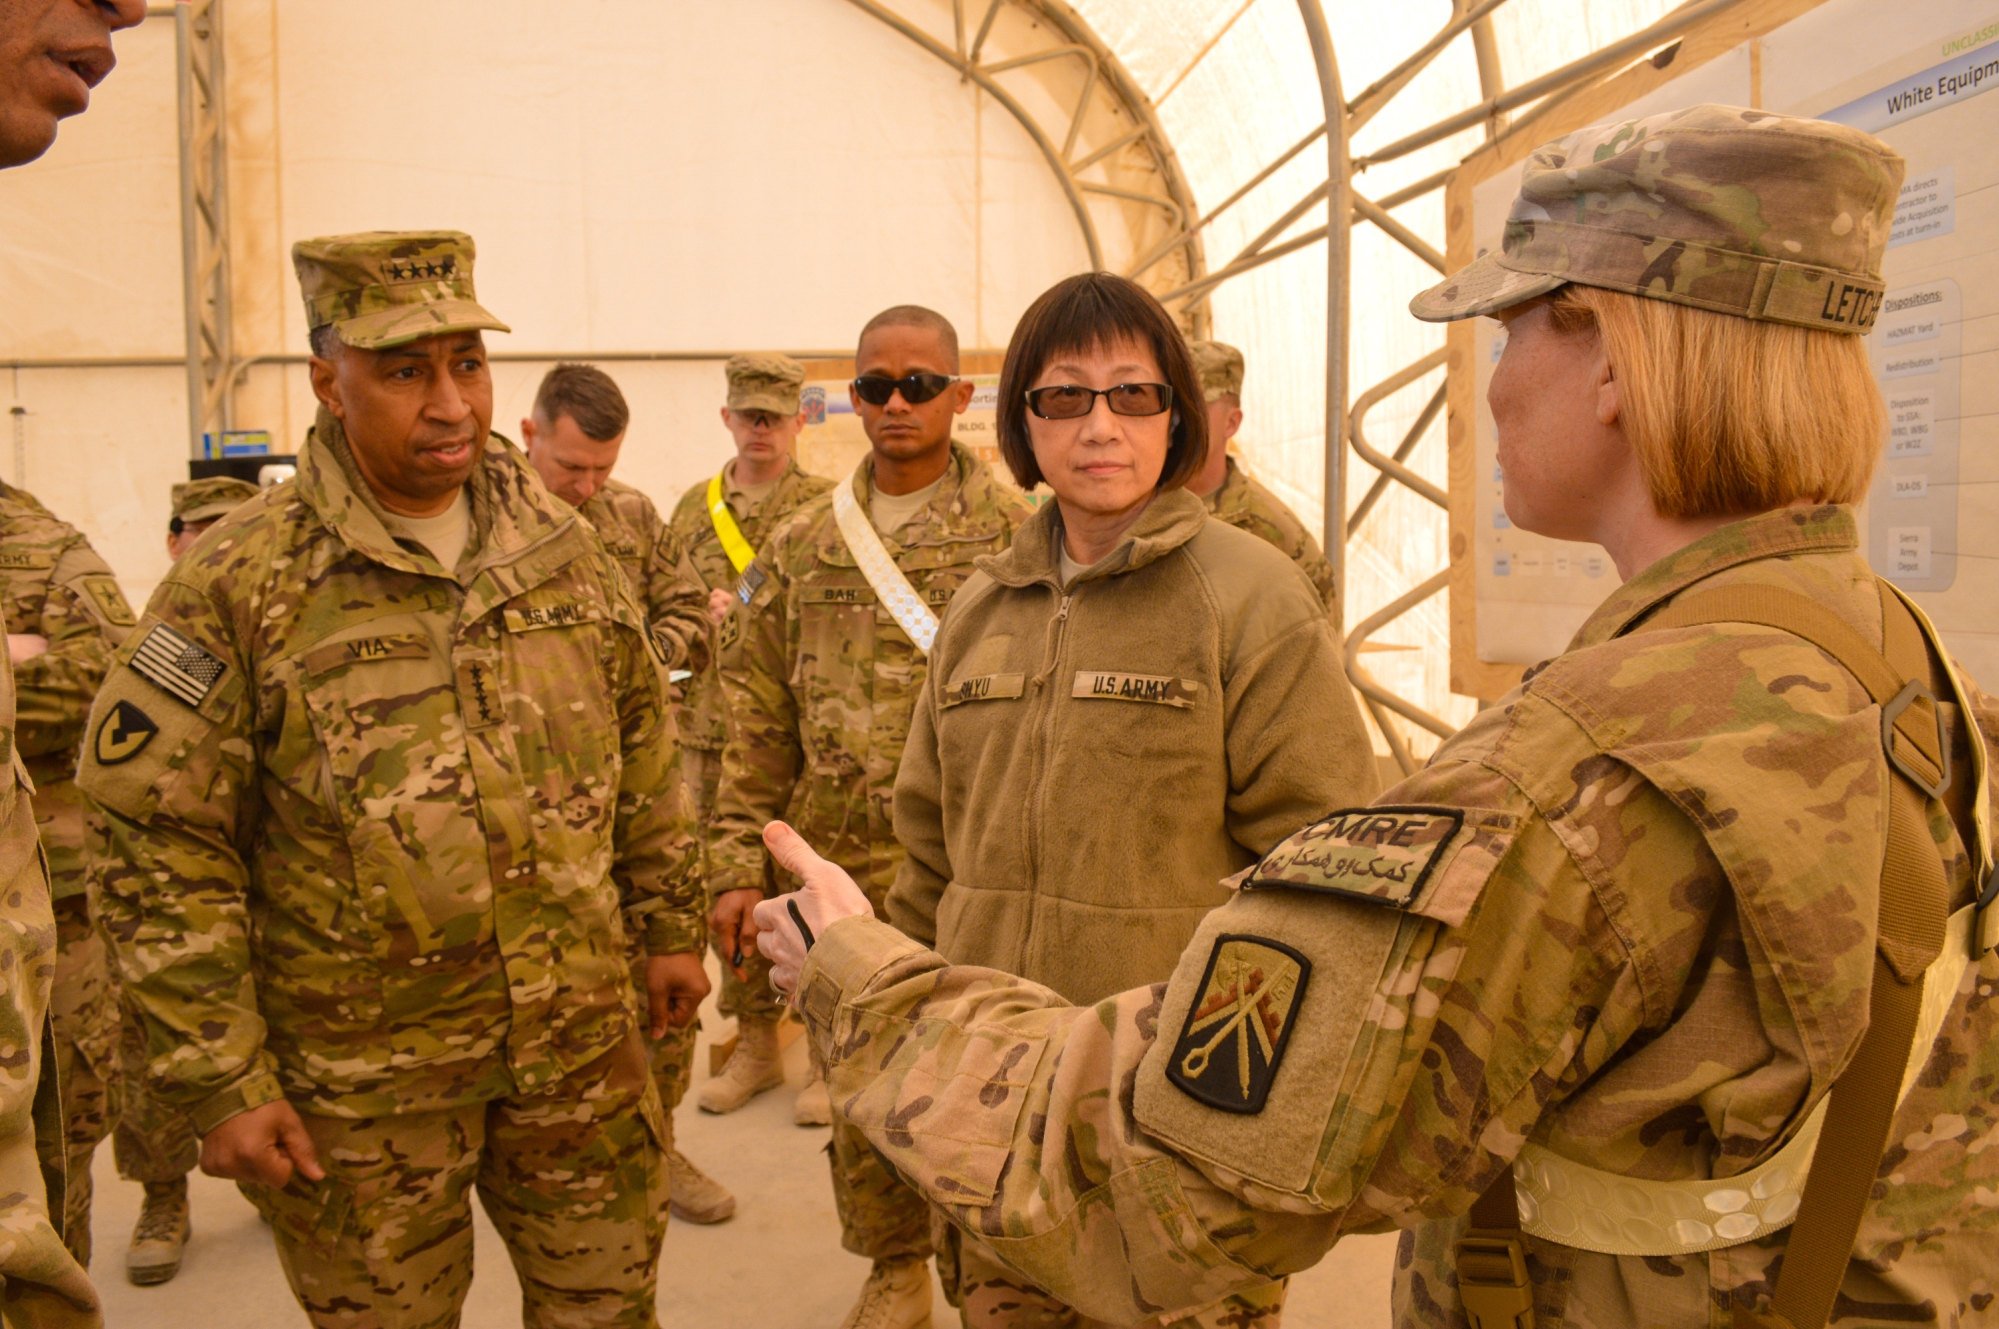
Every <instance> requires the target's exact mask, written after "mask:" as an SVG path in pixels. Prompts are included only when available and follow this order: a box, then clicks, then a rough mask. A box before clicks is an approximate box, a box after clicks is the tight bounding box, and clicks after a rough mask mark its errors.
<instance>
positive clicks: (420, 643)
mask: <svg viewBox="0 0 1999 1329" xmlns="http://www.w3.org/2000/svg"><path fill="white" fill-rule="evenodd" d="M429 655H430V642H429V641H428V640H427V639H426V638H424V637H422V636H421V635H419V634H417V633H413V632H397V633H390V634H386V635H383V636H377V637H349V638H348V639H347V640H345V641H334V642H328V643H326V644H325V645H324V646H315V647H313V648H312V649H311V650H309V651H307V652H306V653H305V654H304V655H303V656H301V657H300V659H299V666H300V668H302V669H303V670H304V671H305V676H306V677H307V678H319V677H321V676H322V675H325V674H330V673H332V672H333V671H334V670H336V669H344V668H346V667H347V666H348V665H357V664H368V663H371V662H373V661H376V660H422V659H427V658H428V657H429Z"/></svg>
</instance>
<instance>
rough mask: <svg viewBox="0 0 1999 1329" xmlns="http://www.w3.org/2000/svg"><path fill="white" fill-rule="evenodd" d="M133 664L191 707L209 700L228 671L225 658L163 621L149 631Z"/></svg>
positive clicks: (143, 676)
mask: <svg viewBox="0 0 1999 1329" xmlns="http://www.w3.org/2000/svg"><path fill="white" fill-rule="evenodd" d="M130 663H131V666H132V672H133V673H135V674H138V675H139V676H140V677H141V678H144V679H146V680H147V681H148V682H151V683H154V684H157V685H158V686H159V687H160V688H161V689H163V690H164V691H165V692H166V693H167V694H168V695H169V696H172V697H175V698H177V699H179V700H180V701H184V702H186V703H187V704H188V705H189V706H199V705H201V703H202V702H204V701H206V700H207V699H208V694H209V693H211V692H213V691H214V690H215V684H216V682H217V681H218V680H220V679H221V677H222V675H223V674H224V673H225V672H227V670H228V666H227V665H225V664H223V663H222V661H220V660H219V659H217V658H216V657H215V656H213V655H210V654H209V653H208V652H207V651H205V650H203V649H202V648H201V647H199V646H197V645H195V644H194V643H193V642H191V641H189V640H188V639H187V638H186V637H183V636H181V635H180V633H178V632H175V631H174V630H173V629H172V628H170V627H168V626H167V625H166V624H164V623H157V624H155V625H154V626H153V630H152V631H151V632H148V633H147V634H146V637H145V640H144V641H141V642H140V643H139V649H138V650H136V651H134V652H133V653H132V659H131V661H130Z"/></svg>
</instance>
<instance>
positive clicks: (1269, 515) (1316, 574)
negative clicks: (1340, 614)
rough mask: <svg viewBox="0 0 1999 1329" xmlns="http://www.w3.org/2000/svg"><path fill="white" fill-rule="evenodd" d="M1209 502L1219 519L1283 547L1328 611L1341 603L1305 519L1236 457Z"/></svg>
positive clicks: (1317, 544)
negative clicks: (1307, 578) (1237, 460)
mask: <svg viewBox="0 0 1999 1329" xmlns="http://www.w3.org/2000/svg"><path fill="white" fill-rule="evenodd" d="M1206 502H1207V505H1208V511H1209V512H1211V513H1213V514H1214V516H1215V518H1216V519H1217V520H1218V521H1225V522H1227V523H1228V524H1229V525H1231V526H1233V527H1235V528H1237V529H1238V530H1244V531H1248V532H1249V533H1250V534H1251V535H1254V536H1256V537H1257V538H1258V539H1260V540H1263V541H1266V542H1267V543H1269V544H1273V545H1275V546H1277V548H1278V549H1280V550H1282V551H1283V552H1284V555H1285V557H1287V558H1289V559H1290V560H1291V561H1292V562H1293V563H1296V564H1297V565H1298V567H1299V569H1300V570H1301V571H1303V572H1304V574H1305V575H1306V576H1307V577H1309V578H1311V581H1312V586H1313V589H1315V590H1317V591H1318V592H1319V599H1320V600H1321V601H1322V602H1324V604H1325V606H1326V611H1327V612H1328V613H1331V612H1332V611H1333V610H1335V609H1337V608H1338V607H1339V602H1340V588H1339V583H1338V582H1337V581H1336V580H1335V579H1334V577H1333V565H1332V564H1331V563H1328V562H1327V561H1326V555H1325V551H1324V550H1322V549H1320V548H1319V542H1318V541H1317V540H1315V539H1313V538H1312V533H1311V532H1310V531H1308V530H1306V529H1305V523H1304V522H1302V521H1299V520H1298V514H1297V513H1295V512H1293V511H1291V509H1290V508H1288V507H1286V506H1285V505H1284V500H1283V499H1281V498H1279V497H1277V495H1275V494H1273V493H1271V492H1270V491H1269V490H1268V489H1266V488H1265V487H1264V486H1263V485H1262V484H1261V483H1259V482H1258V481H1257V480H1256V479H1255V478H1253V477H1252V476H1251V475H1250V473H1249V472H1248V471H1245V470H1244V469H1243V468H1242V467H1240V466H1238V465H1236V460H1235V458H1234V457H1231V458H1229V470H1228V478H1227V479H1225V480H1223V481H1222V487H1221V488H1220V489H1217V490H1216V491H1215V492H1214V493H1212V494H1210V495H1208V497H1207V500H1206Z"/></svg>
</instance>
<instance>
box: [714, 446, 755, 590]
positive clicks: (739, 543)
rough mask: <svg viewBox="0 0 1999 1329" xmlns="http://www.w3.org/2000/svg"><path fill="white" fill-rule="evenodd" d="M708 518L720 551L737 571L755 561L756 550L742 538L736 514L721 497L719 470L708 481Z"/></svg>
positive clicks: (720, 475) (741, 530) (741, 529)
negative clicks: (718, 542)
mask: <svg viewBox="0 0 1999 1329" xmlns="http://www.w3.org/2000/svg"><path fill="white" fill-rule="evenodd" d="M724 469H727V468H726V467H725V468H724ZM708 520H709V521H711V522H713V523H714V525H715V534H716V535H717V536H718V537H720V539H721V541H722V552H723V553H725V554H727V555H728V556H729V563H730V566H732V567H734V568H735V569H736V571H737V572H741V571H742V570H743V569H744V568H746V567H748V566H749V565H750V564H751V563H754V562H755V561H756V557H757V551H756V550H754V549H752V548H750V542H749V541H748V540H745V539H744V538H743V528H742V527H740V526H738V525H736V514H735V513H733V512H731V511H729V504H728V501H727V500H725V499H724V498H723V497H722V472H721V471H717V472H715V478H714V479H712V480H710V481H709V482H708Z"/></svg>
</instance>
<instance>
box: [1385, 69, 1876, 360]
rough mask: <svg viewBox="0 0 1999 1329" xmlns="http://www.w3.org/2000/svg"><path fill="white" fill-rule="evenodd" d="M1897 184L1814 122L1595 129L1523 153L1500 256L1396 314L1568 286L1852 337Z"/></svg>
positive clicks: (1496, 302)
mask: <svg viewBox="0 0 1999 1329" xmlns="http://www.w3.org/2000/svg"><path fill="white" fill-rule="evenodd" d="M1901 183H1902V159H1901V157H1899V156H1897V155H1896V154H1895V152H1894V151H1893V150H1892V149H1891V148H1889V147H1888V146H1887V145H1886V144H1884V143H1882V142H1881V141H1880V140H1879V139H1876V138H1873V137H1872V136H1870V135H1867V134H1863V133H1861V132H1860V131H1859V130H1857V129H1849V128H1847V127H1846V126H1844V125H1836V124H1832V123H1829V122H1827V121H1824V120H1806V119H1800V118H1798V117H1796V116H1788V115H1774V114H1772V113H1770V112H1767V111H1753V110H1746V109H1744V108H1742V107H1739V106H1712V105H1709V106H1690V107H1687V108H1686V109H1684V110H1679V111H1667V112H1665V113H1663V114H1659V115H1651V116H1646V117H1645V118H1643V119H1639V120H1626V121H1623V122H1622V123H1619V124H1610V125H1597V126H1595V127H1593V128H1590V129H1584V130H1580V131H1578V132H1576V133H1574V134H1571V135H1569V136H1568V137H1567V138H1562V139H1557V140H1556V141H1555V142H1553V143H1550V144H1547V145H1546V146H1544V147H1542V148H1540V149H1538V150H1537V151H1536V152H1535V153H1534V155H1533V156H1532V157H1530V158H1528V160H1527V167H1526V171H1525V173H1524V175H1523V176H1522V178H1521V182H1520V194H1519V197H1517V198H1516V199H1514V201H1513V212H1512V215H1511V216H1510V217H1508V219H1507V222H1506V231H1505V235H1504V237H1503V239H1502V241H1501V245H1500V251H1499V252H1498V253H1496V254H1495V253H1487V254H1485V255H1483V256H1481V257H1480V258H1479V259H1477V260H1476V261H1475V262H1473V263H1471V264H1470V265H1468V266H1467V267H1465V268H1463V269H1462V270H1460V271H1458V272H1456V273H1453V274H1452V275H1451V276H1450V277H1449V278H1448V279H1446V280H1445V281H1443V282H1441V283H1439V284H1438V285H1436V286H1433V287H1431V288H1430V289H1429V290H1427V291H1425V292H1423V293H1422V294H1421V295H1418V296H1417V297H1416V298H1415V299H1413V300H1411V301H1410V302H1409V312H1411V313H1412V314H1414V315H1415V316H1416V317H1417V318H1420V319H1426V320H1428V321H1430V322H1433V323H1441V322H1445V321H1447V320H1450V319H1457V318H1471V317H1473V316H1475V315H1478V314H1490V313H1493V312H1494V311H1496V310H1500V309H1505V308H1507V307H1508V306H1509V305H1516V304H1519V303H1520V302H1521V301H1523V300H1531V299H1533V298H1534V297H1535V296H1537V295H1545V294H1547V293H1548V292H1549V291H1552V290H1554V289H1555V288H1556V287H1557V286H1560V285H1562V284H1563V283H1565V282H1579V283H1581V284H1583V285H1585V286H1601V287H1605V288H1607V289H1609V290H1613V291H1624V292H1627V293H1629V294H1632V295H1640V296H1646V297H1648V298H1650V299H1654V300H1666V301H1669V302H1671V303H1673V304H1682V305H1691V306H1693V307H1694V308H1696V309H1709V310H1714V311H1716V312H1718V313H1723V314H1736V315H1739V316H1741V317H1743V318H1751V319H1761V320H1766V321H1769V322H1775V323H1789V324H1793V325H1796V326H1798V327H1803V328H1819V329H1823V330H1826V331H1829V332H1849V333H1861V332H1865V331H1867V329H1868V328H1870V327H1872V326H1873V324H1874V315H1875V313H1876V311H1878V310H1879V309H1880V307H1881V290H1882V285H1881V255H1882V252H1883V251H1884V250H1885V249H1886V247H1887V243H1888V231H1889V226H1890V223H1891V222H1892V221H1893V219H1894V214H1895V199H1896V194H1897V192H1898V191H1899V189H1900V188H1901Z"/></svg>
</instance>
